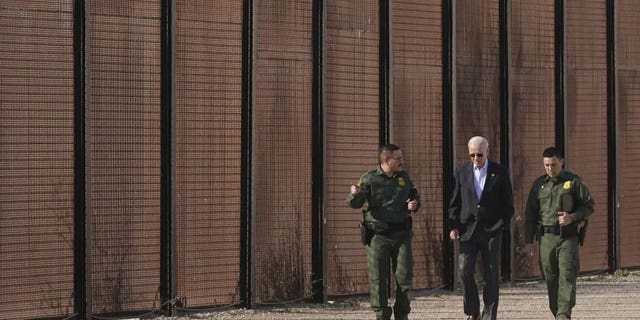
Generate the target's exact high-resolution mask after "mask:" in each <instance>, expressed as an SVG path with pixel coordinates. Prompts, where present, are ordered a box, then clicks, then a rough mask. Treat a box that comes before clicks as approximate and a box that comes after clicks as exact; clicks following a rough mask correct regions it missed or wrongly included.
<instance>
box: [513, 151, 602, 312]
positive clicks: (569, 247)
mask: <svg viewBox="0 0 640 320" xmlns="http://www.w3.org/2000/svg"><path fill="white" fill-rule="evenodd" d="M543 161H544V167H545V171H546V173H547V174H545V175H543V176H541V177H540V178H538V179H536V180H535V181H534V182H533V186H532V187H531V191H530V192H529V199H528V200H527V207H526V210H525V242H526V244H527V246H526V247H525V250H527V251H529V254H530V255H533V252H534V250H535V246H536V243H535V242H534V236H535V238H536V239H537V240H539V242H540V249H539V254H540V270H542V274H543V275H544V278H545V280H546V282H547V292H548V295H549V308H550V309H551V312H552V313H553V315H554V316H555V317H556V319H558V320H560V319H562V320H567V319H571V309H572V308H573V307H574V306H575V304H576V279H577V277H578V272H579V270H580V263H579V255H578V234H579V231H578V228H579V226H578V225H579V224H581V223H583V222H584V221H586V220H587V219H588V218H589V216H590V215H591V214H592V213H593V205H594V203H593V199H592V198H591V194H590V193H589V190H588V189H587V186H586V185H585V184H584V182H583V181H582V178H580V177H579V176H577V175H575V174H573V173H571V172H569V171H565V170H563V169H562V165H563V164H564V157H563V156H562V153H560V151H558V150H557V149H556V148H553V147H550V148H547V149H546V150H544V153H543ZM568 195H570V196H569V197H570V198H572V202H573V210H571V211H572V212H565V211H563V209H565V210H566V208H563V206H562V198H563V197H565V196H568Z"/></svg>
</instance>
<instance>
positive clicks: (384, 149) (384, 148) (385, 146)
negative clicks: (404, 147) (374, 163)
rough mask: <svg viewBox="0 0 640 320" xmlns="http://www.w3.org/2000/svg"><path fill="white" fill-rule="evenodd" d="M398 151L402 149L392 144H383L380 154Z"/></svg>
mask: <svg viewBox="0 0 640 320" xmlns="http://www.w3.org/2000/svg"><path fill="white" fill-rule="evenodd" d="M396 150H400V147H398V146H397V145H395V144H391V143H387V144H383V145H382V146H380V153H383V152H389V153H391V152H394V151H396Z"/></svg>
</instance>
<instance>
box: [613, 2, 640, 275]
mask: <svg viewBox="0 0 640 320" xmlns="http://www.w3.org/2000/svg"><path fill="white" fill-rule="evenodd" d="M615 5H616V6H615V20H614V21H615V24H616V26H615V32H616V49H615V51H616V86H617V90H616V91H617V92H616V101H617V108H618V120H617V127H618V134H619V148H618V157H619V158H618V159H619V172H618V174H619V184H620V185H619V190H618V191H619V201H620V209H619V216H620V266H621V267H633V266H640V246H639V245H638V243H640V232H638V228H639V226H640V188H638V181H640V170H639V169H638V163H640V130H638V128H640V38H638V30H640V19H639V18H640V6H638V3H637V2H636V1H632V0H622V1H616V2H615Z"/></svg>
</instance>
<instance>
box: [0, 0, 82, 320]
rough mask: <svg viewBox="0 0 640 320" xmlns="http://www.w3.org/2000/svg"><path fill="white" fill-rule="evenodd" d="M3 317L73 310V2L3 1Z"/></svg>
mask: <svg viewBox="0 0 640 320" xmlns="http://www.w3.org/2000/svg"><path fill="white" fill-rule="evenodd" d="M0 123H1V126H0V301H1V303H0V306H1V309H2V311H1V313H0V319H32V318H43V317H63V316H68V315H69V314H71V313H73V237H74V231H73V165H74V162H73V141H74V136H73V15H72V1H70V0H61V1H3V2H2V4H0Z"/></svg>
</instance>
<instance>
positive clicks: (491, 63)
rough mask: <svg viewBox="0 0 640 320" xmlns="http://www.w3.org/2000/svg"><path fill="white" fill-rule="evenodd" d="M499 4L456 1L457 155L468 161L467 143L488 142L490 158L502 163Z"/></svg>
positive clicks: (489, 1) (459, 159)
mask: <svg viewBox="0 0 640 320" xmlns="http://www.w3.org/2000/svg"><path fill="white" fill-rule="evenodd" d="M498 5H499V1H498V0H487V1H455V7H454V15H455V19H454V21H455V25H454V30H455V31H454V32H455V35H454V38H455V44H454V45H455V49H454V64H455V69H454V70H455V75H454V77H455V85H454V92H455V94H454V95H455V99H454V114H453V118H454V143H455V145H454V150H455V153H454V156H455V161H456V164H460V163H465V162H467V161H468V159H467V154H468V150H467V141H469V138H471V137H472V136H476V135H481V136H484V137H485V138H487V139H488V140H489V145H490V147H489V158H490V159H491V160H492V161H495V162H500V76H499V72H500V68H499V49H500V43H499V25H498V20H499V6H498Z"/></svg>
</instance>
